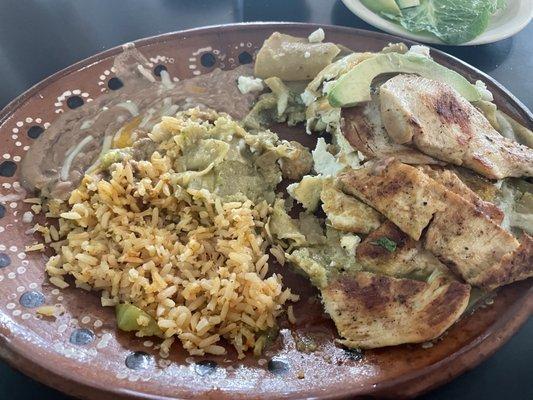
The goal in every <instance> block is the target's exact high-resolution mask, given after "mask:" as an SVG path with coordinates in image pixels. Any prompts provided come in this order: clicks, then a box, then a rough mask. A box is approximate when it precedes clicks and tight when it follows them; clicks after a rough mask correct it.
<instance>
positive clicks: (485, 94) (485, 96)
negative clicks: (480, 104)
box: [476, 80, 494, 101]
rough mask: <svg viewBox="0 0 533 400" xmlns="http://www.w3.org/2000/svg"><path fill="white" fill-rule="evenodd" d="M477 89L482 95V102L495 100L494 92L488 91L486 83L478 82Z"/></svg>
mask: <svg viewBox="0 0 533 400" xmlns="http://www.w3.org/2000/svg"><path fill="white" fill-rule="evenodd" d="M476 89H477V91H478V93H479V94H480V95H481V100H485V101H492V100H494V96H493V95H492V92H491V91H490V90H489V89H487V85H485V82H483V81H480V80H477V81H476Z"/></svg>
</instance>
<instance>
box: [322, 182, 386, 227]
mask: <svg viewBox="0 0 533 400" xmlns="http://www.w3.org/2000/svg"><path fill="white" fill-rule="evenodd" d="M320 200H322V209H323V210H324V212H325V213H326V215H327V217H328V219H329V222H330V223H331V226H333V227H334V228H335V229H338V230H341V231H343V232H354V233H369V232H371V231H372V230H374V229H376V228H377V227H379V225H380V224H381V221H382V216H381V215H380V214H379V213H378V212H377V211H376V210H374V209H373V208H372V207H370V206H367V205H366V204H365V203H363V202H362V201H360V200H357V199H355V198H354V197H352V196H349V195H347V194H345V193H343V192H342V191H341V190H339V189H337V188H336V187H335V186H334V184H333V182H330V181H327V182H325V183H324V186H323V188H322V192H321V193H320Z"/></svg>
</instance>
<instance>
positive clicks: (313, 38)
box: [308, 28, 326, 43]
mask: <svg viewBox="0 0 533 400" xmlns="http://www.w3.org/2000/svg"><path fill="white" fill-rule="evenodd" d="M325 37H326V35H325V34H324V29H322V28H318V29H317V30H316V31H314V32H311V34H310V35H309V37H308V39H309V43H320V42H322V41H323V40H324V39H325Z"/></svg>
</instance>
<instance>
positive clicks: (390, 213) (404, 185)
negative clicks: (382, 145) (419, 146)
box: [337, 161, 446, 240]
mask: <svg viewBox="0 0 533 400" xmlns="http://www.w3.org/2000/svg"><path fill="white" fill-rule="evenodd" d="M337 185H338V186H339V188H340V189H341V190H342V191H343V192H345V193H347V194H350V195H352V196H355V197H357V198H359V199H361V200H363V201H364V202H365V203H366V204H368V205H369V206H371V207H373V208H375V209H376V210H378V211H379V212H380V213H382V214H383V215H385V216H386V217H387V218H388V219H389V220H391V221H392V222H394V224H395V225H396V226H398V227H399V228H400V229H401V230H402V231H404V232H405V233H407V234H408V235H409V236H410V237H412V238H413V239H414V240H419V239H420V236H421V235H422V231H423V230H424V229H425V228H426V226H428V224H429V222H430V221H431V219H432V218H433V215H434V214H435V213H436V212H437V211H439V210H444V208H445V207H446V204H444V202H443V200H442V199H443V193H444V191H445V190H446V189H445V188H444V187H443V186H442V185H440V184H439V183H437V182H436V181H434V180H433V179H431V178H430V177H429V176H427V175H426V174H424V173H423V172H421V171H419V170H418V169H416V168H414V167H411V166H409V165H407V164H403V163H400V162H398V161H392V162H389V163H388V164H387V163H386V161H382V162H379V163H376V164H374V165H372V166H369V167H366V168H361V169H357V170H349V171H346V172H343V173H341V174H339V176H338V178H337Z"/></svg>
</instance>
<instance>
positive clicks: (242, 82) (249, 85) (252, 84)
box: [237, 76, 265, 94]
mask: <svg viewBox="0 0 533 400" xmlns="http://www.w3.org/2000/svg"><path fill="white" fill-rule="evenodd" d="M237 87H238V88H239V91H240V92H241V93H242V94H246V93H250V92H258V91H260V90H263V89H264V88H265V86H264V85H263V80H262V79H260V78H254V77H253V76H239V79H237Z"/></svg>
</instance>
